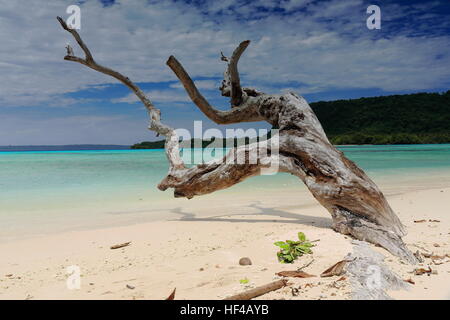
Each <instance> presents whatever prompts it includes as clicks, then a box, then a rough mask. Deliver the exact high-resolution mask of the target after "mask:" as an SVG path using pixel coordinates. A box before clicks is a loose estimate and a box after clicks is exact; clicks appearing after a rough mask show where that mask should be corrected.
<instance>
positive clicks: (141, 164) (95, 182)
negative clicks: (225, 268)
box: [0, 144, 450, 238]
mask: <svg viewBox="0 0 450 320" xmlns="http://www.w3.org/2000/svg"><path fill="white" fill-rule="evenodd" d="M339 149H341V150H342V151H343V152H344V153H345V154H346V155H347V156H348V157H349V158H350V159H352V160H354V161H355V162H356V163H357V164H358V165H359V166H361V167H362V168H363V169H364V170H365V171H366V172H367V173H368V174H369V176H371V177H372V178H373V179H374V180H375V181H376V182H377V183H380V184H381V185H386V186H388V185H392V184H395V185H398V186H401V187H402V188H403V189H408V188H415V187H417V188H419V187H420V186H422V185H427V184H428V185H429V186H430V187H440V186H450V145H449V144H446V145H396V146H345V147H340V148H339ZM197 152H201V151H199V150H197ZM207 153H210V151H207ZM214 156H220V152H217V153H216V154H215V155H214ZM166 172H167V161H166V158H165V154H164V151H163V150H115V151H114V150H112V151H55V152H0V238H1V236H2V232H3V233H4V234H12V233H14V232H23V233H26V232H27V230H28V229H30V228H33V227H38V226H44V225H45V226H49V225H51V226H52V228H53V229H55V230H56V231H58V230H70V229H71V228H72V227H75V226H76V227H84V226H89V225H93V224H99V225H101V224H102V223H103V222H102V221H107V217H106V215H105V214H106V213H107V212H111V211H114V210H116V211H120V210H127V208H138V207H140V204H141V203H145V204H146V205H147V206H146V208H149V206H150V207H151V208H157V207H158V206H159V205H161V204H164V203H169V202H170V201H172V199H173V196H172V193H171V192H170V191H166V192H161V191H159V190H158V189H156V185H157V183H158V182H159V181H160V180H161V179H162V178H163V177H164V176H165V174H166ZM436 177H439V179H436ZM436 180H438V182H439V183H438V184H436V183H437V182H436ZM280 187H288V188H289V187H292V188H304V187H303V186H302V185H301V182H299V181H298V179H296V178H295V177H292V176H290V175H287V174H277V175H276V176H263V177H255V178H251V179H248V180H247V181H245V182H243V183H241V184H239V185H237V186H235V187H233V188H230V189H228V190H225V191H221V192H220V193H218V194H217V197H220V196H222V195H227V194H238V193H241V194H242V192H243V191H247V190H252V191H255V192H266V191H267V190H270V189H274V190H275V189H278V188H280ZM148 214H149V215H151V213H148ZM102 219H103V220H102ZM42 230H44V229H43V228H42Z"/></svg>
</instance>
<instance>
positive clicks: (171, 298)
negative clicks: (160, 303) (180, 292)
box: [166, 288, 177, 300]
mask: <svg viewBox="0 0 450 320" xmlns="http://www.w3.org/2000/svg"><path fill="white" fill-rule="evenodd" d="M176 291H177V288H175V289H173V291H172V293H171V294H170V296H168V297H167V298H166V300H175V292H176Z"/></svg>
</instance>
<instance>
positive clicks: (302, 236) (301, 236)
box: [298, 232, 306, 242]
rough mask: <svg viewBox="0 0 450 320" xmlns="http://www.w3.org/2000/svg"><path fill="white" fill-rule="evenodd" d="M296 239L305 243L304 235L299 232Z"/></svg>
mask: <svg viewBox="0 0 450 320" xmlns="http://www.w3.org/2000/svg"><path fill="white" fill-rule="evenodd" d="M298 239H299V240H300V241H301V242H304V241H306V236H305V234H304V233H303V232H299V233H298Z"/></svg>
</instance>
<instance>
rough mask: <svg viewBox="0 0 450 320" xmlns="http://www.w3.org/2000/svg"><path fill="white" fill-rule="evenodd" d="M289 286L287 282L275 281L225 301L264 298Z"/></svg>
mask: <svg viewBox="0 0 450 320" xmlns="http://www.w3.org/2000/svg"><path fill="white" fill-rule="evenodd" d="M286 285H287V280H284V279H283V280H278V281H274V282H271V283H268V284H265V285H263V286H260V287H257V288H254V289H251V290H248V291H244V292H242V293H239V294H236V295H234V296H231V297H228V298H225V299H224V300H250V299H253V298H256V297H259V296H262V295H263V294H266V293H268V292H271V291H275V290H278V289H281V288H283V287H285V286H286Z"/></svg>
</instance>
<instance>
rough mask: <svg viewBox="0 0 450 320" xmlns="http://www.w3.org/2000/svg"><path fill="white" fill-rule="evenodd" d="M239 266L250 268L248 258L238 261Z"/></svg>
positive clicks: (250, 262)
mask: <svg viewBox="0 0 450 320" xmlns="http://www.w3.org/2000/svg"><path fill="white" fill-rule="evenodd" d="M239 264H240V265H241V266H250V265H251V264H252V260H250V258H247V257H244V258H241V259H239Z"/></svg>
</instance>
